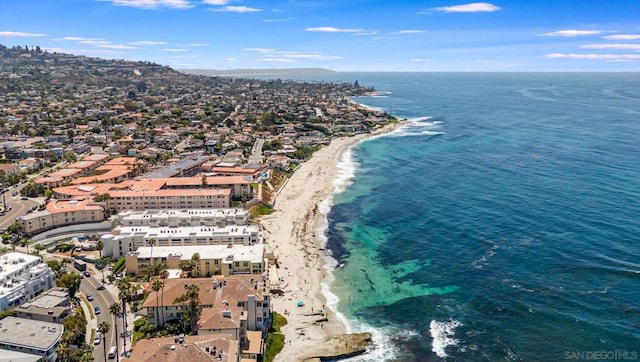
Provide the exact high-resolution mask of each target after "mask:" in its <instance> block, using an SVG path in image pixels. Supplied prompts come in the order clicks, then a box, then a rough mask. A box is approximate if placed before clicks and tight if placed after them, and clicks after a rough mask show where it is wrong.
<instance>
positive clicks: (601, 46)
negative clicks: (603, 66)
mask: <svg viewBox="0 0 640 362" xmlns="http://www.w3.org/2000/svg"><path fill="white" fill-rule="evenodd" d="M580 48H583V49H620V50H640V44H611V43H609V44H606V43H605V44H584V45H581V46H580Z"/></svg>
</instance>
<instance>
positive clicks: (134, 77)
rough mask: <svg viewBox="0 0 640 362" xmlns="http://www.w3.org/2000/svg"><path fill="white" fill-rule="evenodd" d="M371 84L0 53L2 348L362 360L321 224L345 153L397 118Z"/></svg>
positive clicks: (85, 354) (27, 354) (44, 356)
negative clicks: (319, 233)
mask: <svg viewBox="0 0 640 362" xmlns="http://www.w3.org/2000/svg"><path fill="white" fill-rule="evenodd" d="M373 91H374V89H372V88H370V87H366V86H362V85H360V84H358V81H357V80H355V79H354V80H353V82H352V83H329V82H294V81H286V80H256V79H240V78H225V77H212V76H204V75H189V74H184V73H181V72H178V71H175V70H173V69H171V68H169V67H165V66H160V65H157V64H153V63H149V62H131V61H124V60H106V59H99V58H89V57H84V56H75V55H68V54H61V53H49V52H47V51H46V50H44V51H43V50H42V49H40V47H37V46H25V47H20V46H14V47H11V48H7V47H4V46H2V45H0V154H1V156H0V184H1V185H0V188H1V192H2V195H1V197H0V213H1V216H0V227H1V228H2V230H1V233H2V234H1V235H2V245H0V247H1V250H0V283H1V284H0V330H2V333H0V356H2V358H5V357H6V358H8V359H7V360H24V361H110V360H118V361H119V360H124V359H128V360H132V361H151V360H153V361H177V360H186V361H234V362H239V361H243V362H249V361H257V362H260V361H293V360H320V359H322V358H325V359H326V358H330V359H339V358H342V357H348V356H354V355H357V354H359V353H365V352H366V351H367V349H368V348H371V336H370V335H369V334H367V333H359V334H346V330H345V328H344V326H342V325H341V324H340V322H339V320H338V319H337V318H336V315H335V311H333V310H331V309H330V308H328V307H327V306H326V301H325V300H324V297H323V296H322V293H321V283H322V282H323V279H324V272H323V269H322V268H323V264H324V262H323V257H324V254H322V252H321V250H322V249H323V246H322V245H320V244H319V243H320V242H319V241H318V239H317V238H316V237H315V229H316V228H317V225H318V223H319V218H320V217H321V215H319V213H318V210H317V209H318V205H319V204H320V203H321V202H322V201H324V200H325V199H326V198H327V197H329V195H330V194H331V192H332V190H333V186H332V185H333V184H332V183H333V180H334V179H335V178H336V175H337V172H338V170H337V168H336V164H337V163H338V161H339V157H340V155H341V154H342V152H343V151H344V150H345V149H347V148H348V147H350V146H351V145H353V144H354V143H356V142H358V141H361V140H363V139H365V138H367V137H370V136H371V135H374V134H378V133H380V132H385V131H388V130H390V129H392V128H393V127H395V125H396V124H397V120H396V119H395V118H394V117H392V116H391V115H389V114H387V113H385V112H382V111H377V110H373V109H369V108H367V107H364V106H362V105H360V104H358V103H356V102H354V101H353V98H354V97H357V96H363V95H367V94H370V93H371V92H373Z"/></svg>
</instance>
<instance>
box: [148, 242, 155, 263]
mask: <svg viewBox="0 0 640 362" xmlns="http://www.w3.org/2000/svg"><path fill="white" fill-rule="evenodd" d="M157 243H158V240H156V239H149V240H147V244H148V245H149V247H151V252H150V253H149V265H151V263H152V262H153V247H154V246H155V245H156V244H157Z"/></svg>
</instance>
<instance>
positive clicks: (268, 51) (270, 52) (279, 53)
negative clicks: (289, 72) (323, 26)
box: [244, 48, 342, 60]
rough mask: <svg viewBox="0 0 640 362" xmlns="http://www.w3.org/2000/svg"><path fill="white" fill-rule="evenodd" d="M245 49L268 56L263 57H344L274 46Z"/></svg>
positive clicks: (327, 58)
mask: <svg viewBox="0 0 640 362" xmlns="http://www.w3.org/2000/svg"><path fill="white" fill-rule="evenodd" d="M244 50H245V51H249V52H255V53H260V54H265V55H267V56H268V57H267V58H263V59H274V58H275V59H289V60H293V59H313V60H336V59H342V57H341V56H337V55H324V54H320V53H318V52H311V53H300V52H293V51H287V50H277V49H272V48H245V49H244Z"/></svg>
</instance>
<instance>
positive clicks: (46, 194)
mask: <svg viewBox="0 0 640 362" xmlns="http://www.w3.org/2000/svg"><path fill="white" fill-rule="evenodd" d="M44 197H45V198H46V199H47V200H49V199H50V198H52V197H53V190H51V189H47V190H45V192H44Z"/></svg>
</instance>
